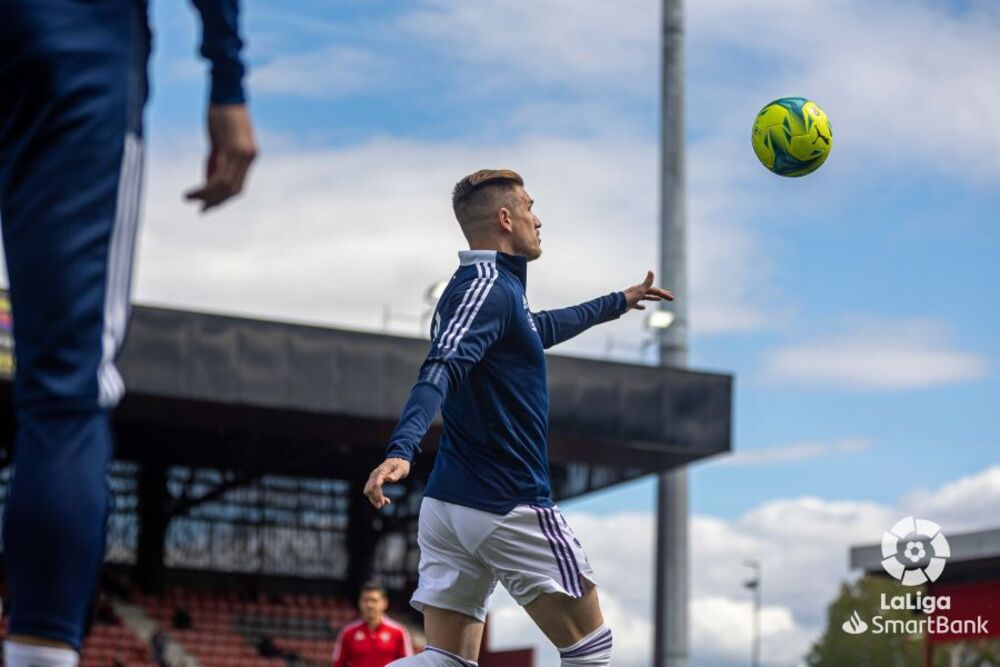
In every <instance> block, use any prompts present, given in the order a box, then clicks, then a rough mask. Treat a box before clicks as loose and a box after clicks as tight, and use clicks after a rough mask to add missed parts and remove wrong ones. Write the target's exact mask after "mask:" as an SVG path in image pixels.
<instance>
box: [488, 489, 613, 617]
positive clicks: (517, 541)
mask: <svg viewBox="0 0 1000 667" xmlns="http://www.w3.org/2000/svg"><path fill="white" fill-rule="evenodd" d="M478 553H479V556H480V557H481V558H482V559H483V561H484V562H485V563H487V564H488V565H489V566H490V568H491V569H492V570H493V574H494V576H495V577H496V578H497V579H499V580H500V582H501V583H502V584H503V585H504V587H505V588H506V589H507V590H508V592H510V594H511V597H513V598H514V600H515V601H516V602H517V603H518V604H519V605H521V606H522V607H523V606H526V605H528V604H529V603H531V602H532V601H533V600H534V599H535V598H536V597H538V596H539V595H543V594H547V593H558V594H561V595H563V596H565V597H569V598H580V597H583V596H584V593H585V588H584V584H585V583H586V581H588V580H590V581H593V576H594V574H593V570H592V569H591V568H590V563H589V562H588V561H587V556H586V554H585V553H584V551H583V545H582V544H580V541H579V540H578V539H577V538H576V537H575V536H574V535H573V533H572V531H571V530H570V529H569V525H568V524H567V523H566V521H565V519H564V518H563V517H562V514H561V513H560V512H559V510H558V508H556V507H536V506H529V505H520V506H518V507H516V508H515V509H514V510H513V511H512V512H510V513H509V514H508V515H507V516H505V517H504V519H503V521H502V522H501V523H500V525H499V526H498V527H497V528H496V530H494V531H493V532H492V533H491V534H490V536H489V537H488V538H487V539H486V540H484V541H483V543H482V544H481V545H480V547H479V550H478Z"/></svg>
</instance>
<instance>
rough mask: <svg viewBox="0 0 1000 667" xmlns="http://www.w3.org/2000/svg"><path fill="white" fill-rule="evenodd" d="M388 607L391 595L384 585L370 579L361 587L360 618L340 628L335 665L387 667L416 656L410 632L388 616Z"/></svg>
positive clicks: (341, 666)
mask: <svg viewBox="0 0 1000 667" xmlns="http://www.w3.org/2000/svg"><path fill="white" fill-rule="evenodd" d="M388 608H389V595H388V593H386V590H385V588H383V587H382V585H381V584H377V583H374V582H370V583H367V584H365V585H364V586H363V587H362V588H361V594H360V595H359V596H358V611H359V612H361V618H360V619H359V620H357V621H356V622H354V623H351V624H349V625H345V626H344V627H343V628H341V630H340V634H339V635H337V643H336V645H335V646H334V647H333V667H385V666H386V665H388V664H389V663H390V662H392V661H393V660H397V659H399V658H405V657H408V656H411V655H413V644H411V643H410V633H409V632H407V631H406V628H404V627H403V626H402V625H400V624H399V623H396V622H394V621H392V620H390V619H389V618H388V617H387V616H386V615H385V611H386V609H388Z"/></svg>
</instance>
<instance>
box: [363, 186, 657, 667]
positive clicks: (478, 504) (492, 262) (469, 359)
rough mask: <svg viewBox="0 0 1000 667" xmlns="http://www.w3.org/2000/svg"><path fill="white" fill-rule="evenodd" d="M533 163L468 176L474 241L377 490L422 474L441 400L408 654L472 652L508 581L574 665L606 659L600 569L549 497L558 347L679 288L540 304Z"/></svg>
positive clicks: (382, 500) (461, 206)
mask: <svg viewBox="0 0 1000 667" xmlns="http://www.w3.org/2000/svg"><path fill="white" fill-rule="evenodd" d="M533 203H534V202H533V200H532V198H531V197H530V196H529V195H528V193H527V192H526V191H525V189H524V181H523V180H522V179H521V177H520V176H519V175H518V174H517V173H515V172H513V171H508V170H483V171H478V172H476V173H474V174H472V175H470V176H467V177H465V178H463V179H462V180H461V181H459V183H458V185H456V186H455V191H454V194H453V197H452V204H453V206H454V210H455V216H456V217H457V218H458V222H459V224H460V225H461V227H462V232H463V233H464V234H465V237H466V239H467V240H468V242H469V248H470V249H469V250H467V251H462V252H460V253H459V259H460V265H459V267H458V270H457V271H456V272H455V274H454V276H452V278H451V282H449V284H448V287H447V288H446V289H445V291H444V293H443V294H442V295H441V299H440V301H439V302H438V306H437V311H436V313H435V315H434V321H433V326H432V333H431V339H432V343H431V350H430V353H429V354H428V356H427V359H426V361H425V362H424V364H423V366H422V367H421V369H420V376H419V379H418V381H417V383H416V385H415V386H414V387H413V390H412V392H411V393H410V397H409V400H408V401H407V403H406V406H405V407H404V408H403V413H402V417H401V419H400V422H399V424H398V425H397V427H396V429H395V431H394V432H393V434H392V437H391V438H390V441H389V446H388V450H387V452H386V459H385V461H384V462H383V463H382V464H381V465H379V466H378V467H377V468H376V469H375V470H374V471H372V474H371V476H370V477H369V479H368V483H367V484H366V486H365V495H366V496H367V497H368V499H369V500H370V501H371V502H372V504H373V505H374V506H375V507H376V508H382V507H384V506H385V505H387V504H389V502H390V500H389V499H388V498H387V497H386V496H385V495H384V493H383V485H384V484H386V483H388V482H397V481H399V480H401V479H403V478H404V477H406V476H407V474H409V471H410V465H411V463H412V461H413V459H414V456H415V455H416V454H417V452H418V451H419V447H418V445H419V442H420V440H421V438H422V437H423V436H424V434H425V433H426V431H427V429H428V427H429V426H430V425H431V422H432V420H433V419H434V416H435V415H436V414H437V412H438V410H439V409H441V412H442V421H443V430H442V436H441V443H440V446H439V448H438V454H437V458H436V460H435V462H434V469H433V470H432V471H431V474H430V479H429V480H428V482H427V488H426V489H425V491H424V499H423V503H422V504H421V507H420V524H419V528H418V536H417V537H418V543H419V546H420V565H419V569H420V582H419V585H418V587H417V590H416V592H415V593H414V594H413V598H412V600H411V604H412V605H413V606H414V607H415V608H416V609H417V610H419V611H422V612H423V615H424V629H425V632H426V635H427V650H425V651H424V652H423V653H421V654H420V655H417V656H414V657H411V658H405V659H403V660H400V661H397V662H395V663H393V665H395V666H396V667H459V666H468V665H474V664H475V662H474V661H475V660H476V659H477V657H478V655H479V648H480V643H481V641H482V635H483V623H484V621H485V619H486V607H487V601H488V599H489V597H490V594H491V593H492V592H493V588H494V587H495V585H496V583H497V581H499V582H500V583H502V584H503V585H504V587H505V588H506V589H507V590H508V592H509V593H510V594H511V596H512V597H513V598H514V600H516V601H517V603H518V604H520V605H521V606H523V607H524V609H525V611H527V613H528V615H529V616H530V617H531V618H532V620H533V621H534V622H535V623H536V624H537V625H538V627H539V628H540V629H541V630H542V632H543V633H544V634H545V636H546V637H548V639H549V640H550V641H551V642H552V643H553V644H554V645H555V646H556V647H557V648H558V649H559V652H560V654H561V656H562V664H563V665H565V666H571V665H572V666H582V665H587V666H599V665H608V664H610V660H611V630H610V629H609V628H608V627H607V626H606V625H605V624H604V619H603V617H602V615H601V609H600V605H599V604H598V599H597V591H596V587H595V585H594V576H593V571H592V570H591V568H590V564H589V563H588V562H587V558H586V556H585V555H584V552H583V547H582V545H581V544H580V542H579V540H578V539H577V538H576V537H575V536H574V535H573V531H572V530H571V529H570V527H569V525H568V524H567V523H566V519H565V518H563V516H562V514H561V513H560V512H559V509H558V508H557V507H556V506H555V505H554V503H553V502H552V498H551V490H550V485H549V464H548V452H547V430H548V400H549V399H548V388H547V381H546V372H545V355H544V352H543V350H544V349H545V348H549V347H552V346H553V345H557V344H558V343H561V342H563V341H565V340H567V339H569V338H572V337H573V336H575V335H577V334H579V333H580V332H582V331H584V330H586V329H588V328H589V327H591V326H593V325H595V324H598V323H601V322H606V321H608V320H613V319H616V318H618V317H619V316H621V315H622V314H623V313H625V312H626V311H627V310H629V309H632V308H636V309H640V310H641V309H644V308H645V306H644V305H643V303H642V302H643V301H660V300H662V299H673V295H672V294H671V293H670V292H668V291H666V290H663V289H660V288H658V287H653V274H652V273H651V272H650V273H647V275H646V279H645V280H644V281H643V282H642V283H641V284H639V285H635V286H634V287H629V288H628V289H626V290H623V291H620V292H613V293H611V294H608V295H606V296H602V297H600V298H597V299H594V300H593V301H588V302H586V303H583V304H580V305H578V306H573V307H570V308H564V309H561V310H553V311H548V312H544V311H543V312H538V313H535V312H532V311H531V310H530V309H529V307H528V299H527V297H526V296H525V283H526V280H527V274H526V268H527V263H528V262H529V261H530V260H533V259H537V258H538V257H539V255H541V253H542V249H541V236H540V234H539V229H540V228H541V226H542V223H541V221H539V219H538V218H537V217H536V216H535V214H534V213H533V212H532V210H531V208H532V204H533Z"/></svg>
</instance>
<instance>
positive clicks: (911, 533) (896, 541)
mask: <svg viewBox="0 0 1000 667" xmlns="http://www.w3.org/2000/svg"><path fill="white" fill-rule="evenodd" d="M949 556H951V547H950V546H948V540H947V539H945V536H944V535H943V534H942V533H941V526H939V525H937V524H936V523H934V522H933V521H928V520H927V519H914V518H913V517H912V516H908V517H906V518H905V519H902V520H900V521H898V522H897V523H896V525H895V526H893V527H892V530H889V531H887V532H885V533H882V558H884V559H885V560H883V561H882V567H884V568H885V571H886V572H888V573H889V574H890V575H891V576H892V577H894V578H895V579H896V580H897V581H899V582H901V583H902V584H903V585H904V586H920V585H922V584H926V583H928V582H933V581H937V580H938V577H940V576H941V573H942V572H944V564H945V563H946V562H947V560H948V557H949Z"/></svg>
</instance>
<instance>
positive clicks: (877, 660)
mask: <svg viewBox="0 0 1000 667" xmlns="http://www.w3.org/2000/svg"><path fill="white" fill-rule="evenodd" d="M916 591H917V589H915V588H912V587H905V586H903V585H901V584H899V583H897V582H896V581H894V580H892V579H887V578H885V577H870V576H865V577H862V578H861V579H859V580H858V581H857V582H855V583H853V584H848V583H845V584H844V585H843V586H841V588H840V595H838V596H837V599H835V600H834V601H833V602H831V603H830V607H829V609H828V610H827V624H826V630H825V631H824V633H823V636H822V637H820V639H819V640H818V641H817V642H816V643H815V644H813V647H812V649H811V650H810V651H809V655H808V656H807V657H806V664H807V665H808V666H809V667H846V666H847V665H850V667H923V665H924V637H923V636H922V635H899V634H889V633H885V634H874V633H873V632H872V629H873V628H872V627H871V626H872V619H873V618H874V617H876V616H881V617H883V618H884V619H886V620H888V619H892V620H901V621H908V620H918V619H921V618H924V616H923V615H922V614H919V613H917V612H913V611H909V610H883V609H882V595H883V594H884V595H885V596H886V598H891V597H893V596H895V595H906V594H910V595H915V594H916ZM854 612H857V613H858V616H860V617H861V620H862V621H864V622H865V623H867V624H868V625H869V628H868V630H867V631H866V632H863V633H860V634H850V633H848V632H846V631H845V630H844V628H843V624H844V623H845V622H846V621H848V620H850V619H851V618H852V617H853V616H854ZM934 667H947V662H945V660H944V656H943V655H942V656H937V657H935V660H934Z"/></svg>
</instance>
